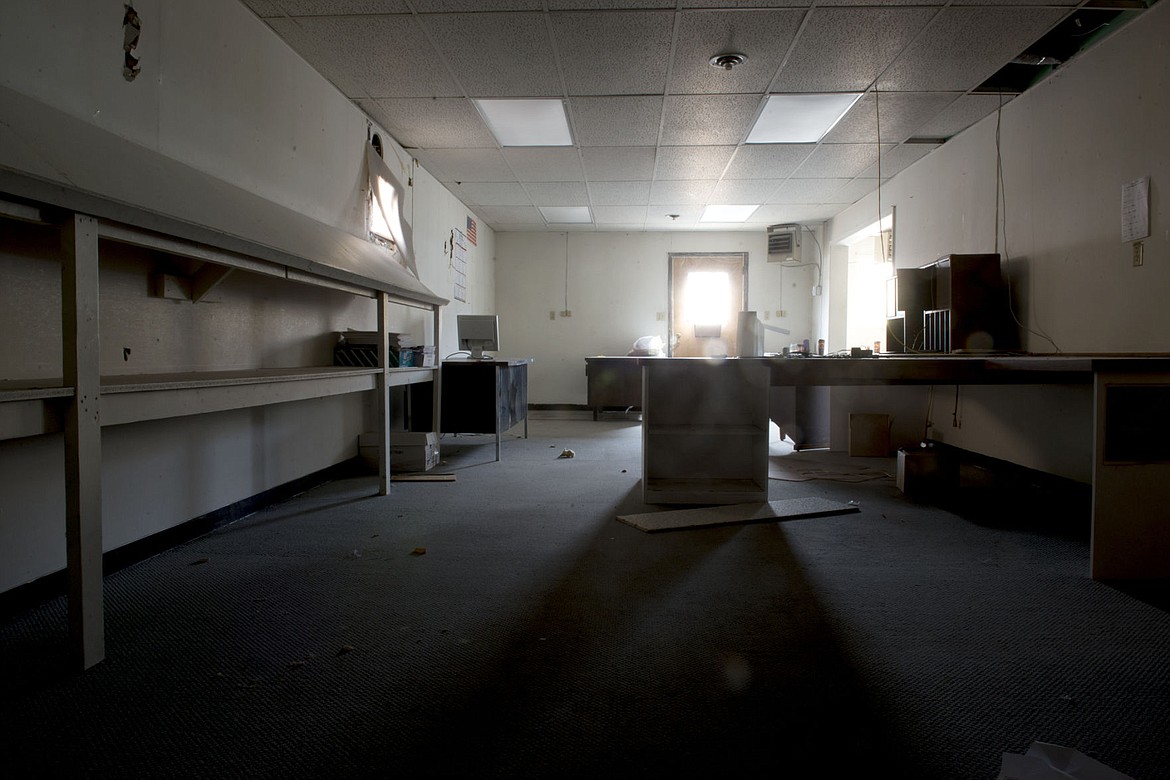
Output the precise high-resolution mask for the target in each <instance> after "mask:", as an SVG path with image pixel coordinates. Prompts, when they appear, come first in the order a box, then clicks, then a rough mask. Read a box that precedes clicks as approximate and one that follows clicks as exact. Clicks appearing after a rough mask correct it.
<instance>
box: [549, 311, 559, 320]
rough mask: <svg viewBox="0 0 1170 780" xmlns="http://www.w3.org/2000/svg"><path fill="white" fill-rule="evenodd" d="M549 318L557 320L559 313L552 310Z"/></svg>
mask: <svg viewBox="0 0 1170 780" xmlns="http://www.w3.org/2000/svg"><path fill="white" fill-rule="evenodd" d="M548 318H549V319H550V320H555V319H556V318H557V313H556V312H555V311H550V312H549V313H548Z"/></svg>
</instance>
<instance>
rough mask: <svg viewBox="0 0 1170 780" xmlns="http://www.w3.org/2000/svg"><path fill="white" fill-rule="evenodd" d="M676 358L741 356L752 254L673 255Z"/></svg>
mask: <svg viewBox="0 0 1170 780" xmlns="http://www.w3.org/2000/svg"><path fill="white" fill-rule="evenodd" d="M669 258H670V273H669V284H670V316H669V322H668V323H667V326H668V327H669V329H670V339H669V345H668V351H667V354H668V355H670V356H672V357H715V356H723V355H736V354H738V349H737V344H736V338H735V337H736V328H737V324H738V321H739V312H740V311H742V310H744V309H745V308H746V307H747V253H746V252H731V253H707V252H671V253H670V255H669Z"/></svg>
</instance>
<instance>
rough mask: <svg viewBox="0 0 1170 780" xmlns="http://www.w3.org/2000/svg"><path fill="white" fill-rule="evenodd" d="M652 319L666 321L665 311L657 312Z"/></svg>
mask: <svg viewBox="0 0 1170 780" xmlns="http://www.w3.org/2000/svg"><path fill="white" fill-rule="evenodd" d="M654 319H656V320H658V321H659V322H666V312H664V311H660V312H658V314H657V316H655V318H654Z"/></svg>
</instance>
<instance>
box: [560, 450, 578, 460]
mask: <svg viewBox="0 0 1170 780" xmlns="http://www.w3.org/2000/svg"><path fill="white" fill-rule="evenodd" d="M576 456H577V453H575V452H573V451H572V450H570V449H565V450H562V451H561V454H560V455H558V456H557V457H558V458H575V457H576Z"/></svg>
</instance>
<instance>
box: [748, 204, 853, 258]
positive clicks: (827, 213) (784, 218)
mask: <svg viewBox="0 0 1170 780" xmlns="http://www.w3.org/2000/svg"><path fill="white" fill-rule="evenodd" d="M840 210H841V207H840V206H836V205H833V206H820V205H807V206H802V205H792V206H779V205H770V206H760V207H759V208H758V209H756V210H755V212H754V213H753V214H752V215H751V216H750V217H748V219H747V224H748V225H761V226H763V225H808V224H816V223H820V222H824V221H826V220H828V219H831V218H832V217H834V216H836V214H837V212H838V211H840ZM813 248H814V254H813V256H812V257H811V258H809V260H808V262H815V261H816V260H818V259H819V258H818V257H817V256H816V253H815V248H816V245H815V244H814V245H813Z"/></svg>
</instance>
